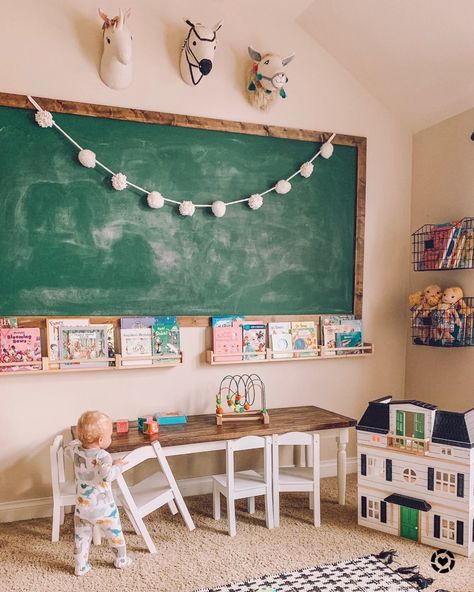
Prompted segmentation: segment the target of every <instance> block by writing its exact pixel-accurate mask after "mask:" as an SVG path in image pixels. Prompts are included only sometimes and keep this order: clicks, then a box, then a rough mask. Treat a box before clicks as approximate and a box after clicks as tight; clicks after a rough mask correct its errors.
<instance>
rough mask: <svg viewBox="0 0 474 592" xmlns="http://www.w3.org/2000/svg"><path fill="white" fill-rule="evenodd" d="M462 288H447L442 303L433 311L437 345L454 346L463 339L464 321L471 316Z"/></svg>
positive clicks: (434, 337)
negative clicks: (455, 342)
mask: <svg viewBox="0 0 474 592" xmlns="http://www.w3.org/2000/svg"><path fill="white" fill-rule="evenodd" d="M463 298H464V293H463V291H462V288H460V287H459V286H454V287H451V288H446V290H445V291H444V292H443V296H442V298H441V302H440V303H439V304H438V306H437V307H436V310H434V311H432V313H431V316H432V318H433V331H432V336H433V339H434V341H435V342H436V343H441V344H452V343H454V341H460V340H461V338H462V335H461V333H462V324H463V323H462V319H464V318H466V315H467V314H469V312H470V308H469V307H468V306H467V304H466V303H465V302H464V300H463Z"/></svg>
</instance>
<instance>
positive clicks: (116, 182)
mask: <svg viewBox="0 0 474 592" xmlns="http://www.w3.org/2000/svg"><path fill="white" fill-rule="evenodd" d="M112 187H113V188H114V189H116V190H117V191H123V190H124V189H125V188H126V187H127V177H126V175H124V174H123V173H116V174H115V175H112Z"/></svg>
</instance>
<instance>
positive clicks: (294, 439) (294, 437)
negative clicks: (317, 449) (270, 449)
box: [273, 432, 313, 446]
mask: <svg viewBox="0 0 474 592" xmlns="http://www.w3.org/2000/svg"><path fill="white" fill-rule="evenodd" d="M273 442H274V443H278V445H279V446H286V445H295V446H298V445H300V446H312V445H313V434H308V433H306V432H288V433H286V434H275V437H274V439H273Z"/></svg>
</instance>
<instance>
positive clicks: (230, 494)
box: [212, 436, 273, 536]
mask: <svg viewBox="0 0 474 592" xmlns="http://www.w3.org/2000/svg"><path fill="white" fill-rule="evenodd" d="M259 448H260V449H263V462H264V471H263V475H261V474H259V473H257V472H256V471H252V470H249V471H240V472H237V473H235V471H234V453H235V452H238V451H240V450H255V449H259ZM226 463H227V465H226V474H225V475H214V476H213V477H212V479H213V507H214V520H220V517H221V504H220V501H221V500H220V494H222V495H223V496H224V497H225V498H226V499H227V519H228V522H229V534H230V536H235V535H236V532H237V530H236V524H235V500H238V499H242V498H248V511H249V513H250V514H253V513H254V512H255V496H256V495H264V496H265V521H266V525H267V528H273V509H272V483H271V439H270V437H269V436H263V437H262V436H245V437H243V438H239V439H237V440H228V441H227V445H226Z"/></svg>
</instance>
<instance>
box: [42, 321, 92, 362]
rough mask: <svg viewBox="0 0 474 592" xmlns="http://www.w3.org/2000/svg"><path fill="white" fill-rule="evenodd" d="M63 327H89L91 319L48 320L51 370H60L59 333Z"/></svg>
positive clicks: (47, 337) (47, 339)
mask: <svg viewBox="0 0 474 592" xmlns="http://www.w3.org/2000/svg"><path fill="white" fill-rule="evenodd" d="M62 325H68V326H69V327H85V326H86V325H89V319H76V318H63V319H50V318H48V319H46V342H47V345H48V358H49V369H50V370H59V357H60V351H61V349H60V341H59V332H60V329H61V326H62Z"/></svg>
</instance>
